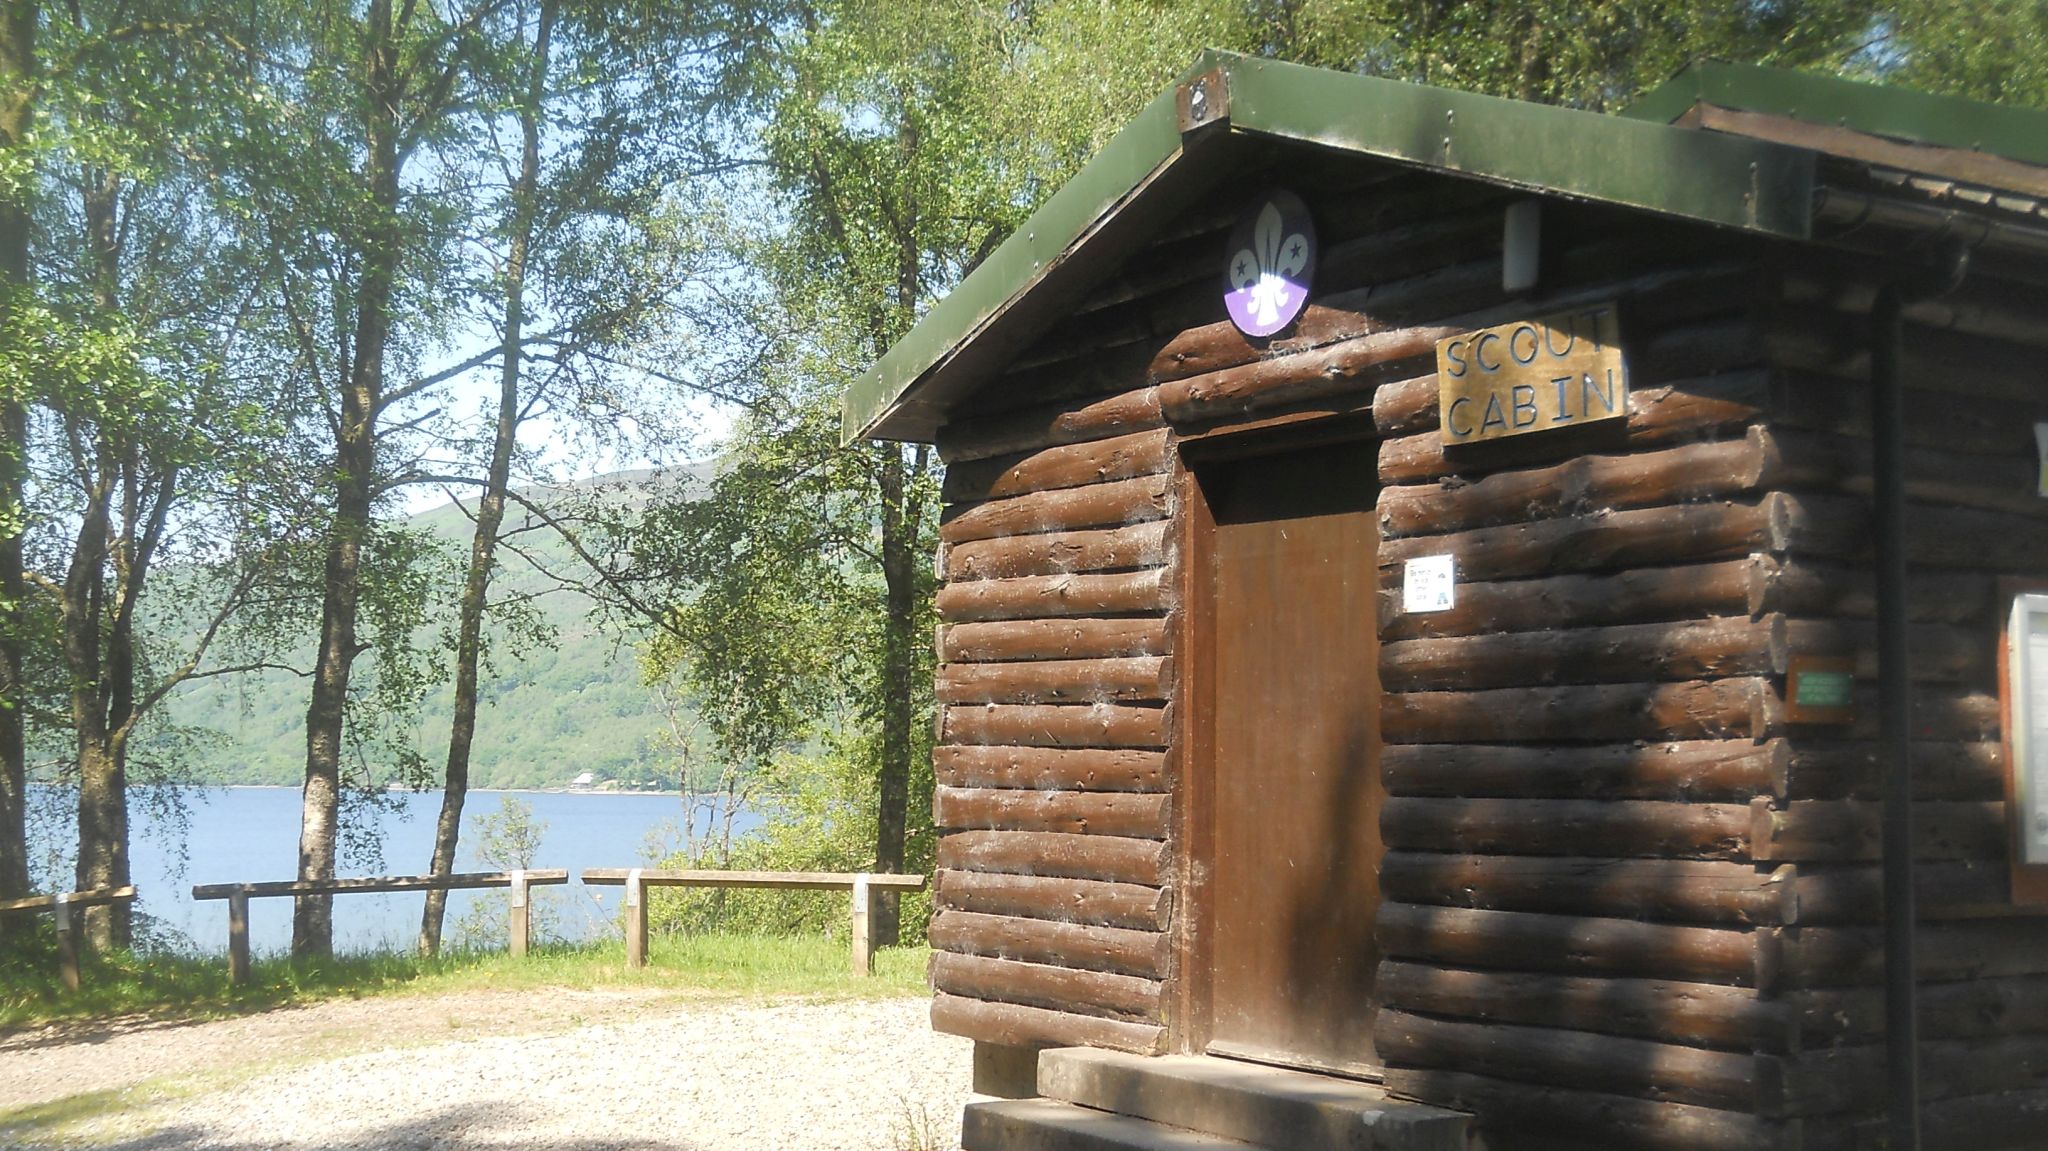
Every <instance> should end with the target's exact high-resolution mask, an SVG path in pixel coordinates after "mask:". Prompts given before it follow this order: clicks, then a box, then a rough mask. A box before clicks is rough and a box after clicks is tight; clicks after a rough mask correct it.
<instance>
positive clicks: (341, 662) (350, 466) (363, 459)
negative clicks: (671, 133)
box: [292, 0, 402, 957]
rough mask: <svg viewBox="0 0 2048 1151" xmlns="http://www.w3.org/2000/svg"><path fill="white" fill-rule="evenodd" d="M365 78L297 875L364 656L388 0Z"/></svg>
mask: <svg viewBox="0 0 2048 1151" xmlns="http://www.w3.org/2000/svg"><path fill="white" fill-rule="evenodd" d="M364 25H365V36H364V43H365V55H366V57H367V59H366V61H365V65H366V71H367V76H368V83H367V85H366V88H367V92H366V96H367V99H365V100H364V102H363V109H364V112H363V115H364V121H365V123H364V127H365V129H366V131H365V138H366V142H367V145H368V146H367V155H366V157H365V160H364V167H363V181H364V184H365V185H366V190H367V192H368V199H369V202H370V219H371V222H370V225H369V229H368V233H367V234H366V235H364V236H363V237H362V238H361V245H360V251H361V258H362V276H361V281H360V288H359V291H358V294H357V302H356V325H355V333H354V339H353V341H352V342H353V345H354V353H355V358H354V362H353V363H352V364H351V365H350V366H349V370H348V374H347V378H346V379H345V381H344V383H343V387H342V394H341V413H340V415H341V418H340V422H339V425H338V428H337V431H336V435H335V452H334V473H335V474H334V519H333V521H332V522H331V523H330V525H329V527H328V533H327V560H326V567H325V571H324V573H323V576H322V602H321V609H320V651H319V655H318V656H317V657H316V659H315V661H314V665H313V690H312V699H311V701H310V702H309V703H308V705H307V707H306V785H305V792H304V799H303V803H302V805H301V810H300V815H299V870H298V877H299V878H300V879H330V878H332V877H333V876H334V859H335V841H336V832H337V830H338V829H337V824H338V822H339V817H340V807H341V760H342V754H343V750H344V747H343V745H344V742H345V740H346V739H347V726H348V688H349V676H350V672H351V671H352V670H353V667H354V664H355V659H356V656H357V655H358V654H360V652H361V646H360V645H359V644H358V642H357V639H356V608H357V604H358V602H359V601H360V599H361V595H362V559H363V541H364V539H365V538H366V537H367V536H368V534H369V529H370V511H371V503H372V500H373V498H374V494H375V492H374V485H375V482H376V469H377V414H378V413H377V409H378V406H379V403H380V401H381V400H382V397H383V388H384V349H385V344H386V343H387V342H388V340H389V338H390V334H391V290H392V280H393V276H394V274H395V270H396V266H397V263H398V256H399V246H400V243H401V238H400V236H399V235H398V224H397V213H398V202H399V180H398V124H397V114H398V107H399V104H400V97H401V95H402V93H401V92H399V90H398V89H399V84H398V82H397V78H396V73H397V69H396V63H397V55H398V45H397V37H396V34H395V29H394V27H393V25H392V13H391V3H390V0H373V2H372V3H371V4H370V8H369V12H368V14H367V17H366V19H365V21H364ZM333 952H334V897H333V896H331V895H308V896H300V897H299V898H298V900H297V906H296V907H295V908H294V909H293V912H292V955H293V956H294V957H304V956H327V955H331V954H333Z"/></svg>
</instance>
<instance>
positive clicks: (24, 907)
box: [0, 887, 135, 991]
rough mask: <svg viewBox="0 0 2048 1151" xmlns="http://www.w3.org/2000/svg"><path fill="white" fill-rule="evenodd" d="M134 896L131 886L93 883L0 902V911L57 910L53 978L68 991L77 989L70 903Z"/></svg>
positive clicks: (75, 928) (75, 933) (110, 901)
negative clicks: (88, 887) (81, 888)
mask: <svg viewBox="0 0 2048 1151" xmlns="http://www.w3.org/2000/svg"><path fill="white" fill-rule="evenodd" d="M134 898H135V889H134V888H133V887H95V888H93V889H92V890H91V891H60V892H57V893H56V894H54V895H31V896H29V897H27V898H26V899H10V900H7V901H5V902H0V912H9V911H54V912H56V914H57V978H59V979H61V980H62V981H63V982H64V987H65V988H66V989H67V990H70V991H76V990H78V982H79V980H78V951H79V942H78V937H79V923H78V920H77V918H76V917H75V916H73V915H72V914H71V909H72V908H74V907H104V906H106V905H108V904H113V903H128V902H132V901H133V900H134Z"/></svg>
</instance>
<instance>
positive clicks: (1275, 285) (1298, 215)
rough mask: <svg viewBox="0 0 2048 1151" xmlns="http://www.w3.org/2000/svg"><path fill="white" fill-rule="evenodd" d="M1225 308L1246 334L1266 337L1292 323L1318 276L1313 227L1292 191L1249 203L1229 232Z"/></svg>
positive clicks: (1240, 329) (1303, 205)
mask: <svg viewBox="0 0 2048 1151" xmlns="http://www.w3.org/2000/svg"><path fill="white" fill-rule="evenodd" d="M1226 251H1227V253H1228V259H1229V263H1228V264H1226V265H1225V266H1224V270H1223V306H1224V307H1225V308H1227V309H1228V310H1229V312H1230V322H1231V323H1233V324H1236V325H1237V330H1238V331H1240V332H1243V333H1244V334H1245V335H1247V336H1270V335H1272V334H1273V333H1274V332H1277V331H1279V330H1280V329H1282V328H1284V327H1286V326H1287V325H1289V324H1291V323H1293V322H1294V318H1295V317H1296V316H1299V315H1300V314H1301V309H1302V307H1303V305H1305V304H1307V303H1308V293H1309V288H1310V287H1311V286H1312V285H1313V284H1314V283H1315V275H1316V225H1315V221H1313V220H1311V219H1309V215H1308V205H1307V204H1304V203H1302V202H1301V197H1299V196H1297V195H1295V194H1294V193H1292V192H1285V191H1277V190H1276V191H1273V192H1268V193H1267V194H1266V195H1264V196H1261V197H1259V199H1257V200H1255V201H1253V204H1252V207H1251V208H1250V209H1248V210H1247V211H1246V212H1245V214H1244V216H1243V218H1242V219H1240V220H1238V222H1237V227H1236V228H1235V229H1233V230H1232V231H1231V233H1230V246H1229V248H1228V249H1226Z"/></svg>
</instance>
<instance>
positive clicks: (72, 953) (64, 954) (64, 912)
mask: <svg viewBox="0 0 2048 1151" xmlns="http://www.w3.org/2000/svg"><path fill="white" fill-rule="evenodd" d="M75 894H77V893H76V892H70V891H60V892H58V893H57V896H56V902H55V903H54V904H53V905H52V907H51V910H53V911H55V912H56V913H57V978H58V979H59V980H61V981H63V984H64V989H65V990H66V991H76V990H78V924H77V921H76V920H75V919H74V918H73V916H72V914H71V897H72V896H73V895H75Z"/></svg>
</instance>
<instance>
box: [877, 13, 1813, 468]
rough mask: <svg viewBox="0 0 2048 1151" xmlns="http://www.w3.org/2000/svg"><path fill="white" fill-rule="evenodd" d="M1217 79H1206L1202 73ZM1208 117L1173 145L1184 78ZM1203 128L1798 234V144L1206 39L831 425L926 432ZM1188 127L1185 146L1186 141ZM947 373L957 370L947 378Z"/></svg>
mask: <svg viewBox="0 0 2048 1151" xmlns="http://www.w3.org/2000/svg"><path fill="white" fill-rule="evenodd" d="M1219 80H1220V84H1219V83H1218V81H1219ZM1197 81H1203V82H1205V83H1206V84H1207V86H1209V87H1211V88H1217V89H1220V90H1219V91H1215V92H1210V93H1207V94H1208V96H1209V100H1208V103H1209V106H1210V108H1211V109H1213V112H1212V115H1211V116H1210V118H1208V119H1206V120H1204V119H1202V118H1200V117H1197V118H1196V120H1197V126H1196V127H1194V128H1192V129H1190V132H1189V135H1188V136H1187V137H1186V138H1185V141H1186V147H1183V143H1184V137H1183V135H1182V115H1183V112H1182V109H1181V107H1180V97H1181V93H1182V90H1183V88H1185V87H1186V86H1188V85H1190V84H1193V83H1196V82H1197ZM1218 133H1227V135H1228V136H1229V137H1232V138H1238V137H1242V138H1249V139H1264V140H1274V141H1287V142H1293V143H1298V144H1303V145H1314V146H1320V147H1324V148H1329V149H1335V150H1337V151H1341V152H1347V153H1352V154H1357V155H1365V156H1375V157H1380V158H1383V159H1387V160H1391V161H1395V162H1399V163H1403V164H1408V165H1411V166H1414V167H1417V168H1422V169H1429V170H1438V171H1443V172H1446V173H1453V174H1457V175H1462V176H1466V177H1471V178H1475V179H1480V180H1485V181H1489V182H1492V183H1497V184H1502V185H1506V186H1510V187H1517V188H1525V189H1528V190H1531V191H1535V192H1540V193H1547V194H1552V195H1559V196H1567V197H1572V198H1575V199H1582V200H1589V201H1596V202H1602V203H1610V204H1617V205H1624V206H1628V207H1634V208H1640V209H1644V210H1647V211H1652V212H1658V213H1662V214H1665V215H1669V216H1675V217H1680V218H1685V219H1692V220H1698V221H1701V222H1703V223H1707V224H1713V225H1719V226H1724V227H1729V228H1737V229H1742V230H1745V231H1750V232H1758V233H1764V234H1768V235H1775V236H1785V237H1790V238H1795V239H1806V238H1808V237H1809V236H1810V234H1811V226H1812V220H1811V213H1812V209H1813V199H1814V197H1813V190H1814V171H1815V158H1814V154H1813V153H1812V152H1811V151H1809V150H1806V149H1801V148H1791V147H1786V146H1784V145H1780V144H1773V143H1769V142H1765V141H1760V140H1753V139H1749V138H1746V137H1742V136H1736V135H1728V134H1722V133H1713V132H1698V131H1692V130H1690V129H1684V128H1675V127H1671V126H1669V125H1667V124H1663V123H1655V122H1651V121H1649V120H1644V119H1624V118H1621V117H1615V116H1605V115H1600V114H1597V113H1591V112H1582V111H1577V110H1574V109H1569V108H1557V107H1551V106H1549V105H1543V104H1530V103H1524V102H1520V101H1515V100H1504V99H1499V98H1496V97H1491V96H1480V95H1474V94H1472V93H1469V92H1455V91H1449V90H1446V89H1441V88H1430V87H1425V86H1423V85H1419V84H1407V83H1402V82H1399V81H1394V80H1383V79H1377V78H1374V77H1368V76H1358V75H1353V74H1350V73H1345V72H1333V71H1328V70H1324V69H1317V68H1307V67H1303V66H1300V65H1295V64H1285V63H1280V62H1277V61H1271V60H1262V59H1256V58H1251V57H1245V56H1240V55H1236V54H1234V53H1223V52H1208V53H1204V54H1203V55H1202V56H1201V57H1200V58H1199V59H1197V60H1196V62H1195V64H1194V66H1193V67H1192V68H1191V69H1189V71H1188V73H1187V74H1186V77H1185V78H1184V79H1183V81H1182V82H1181V83H1180V84H1177V85H1175V86H1174V87H1173V88H1170V89H1168V90H1167V91H1166V92H1164V93H1162V94H1161V95H1160V96H1159V97H1158V98H1157V99H1155V100H1153V101H1152V103H1151V104H1149V105H1147V106H1146V108H1145V110H1144V111H1142V112H1140V113H1139V114H1138V116H1137V118H1136V119H1134V120H1133V121H1132V122H1131V123H1130V124H1129V125H1128V126H1126V127H1125V128H1124V130H1123V131H1122V132H1120V133H1119V134H1118V135H1117V136H1116V138H1115V139H1113V140H1111V141H1110V143H1109V145H1108V146H1107V147H1105V148H1104V149H1103V150H1102V151H1101V152H1100V153H1099V154H1097V155H1096V157H1095V158H1094V159H1092V160H1090V161H1089V162H1088V164H1087V165H1086V166H1085V167H1083V168H1082V169H1081V171H1080V172H1079V173H1078V174H1077V175H1076V176H1075V177H1074V178H1073V179H1072V180H1071V181H1069V182H1068V183H1067V184H1066V186H1065V187H1063V188H1061V189H1060V190H1059V191H1058V192H1057V193H1055V194H1054V195H1053V196H1052V197H1051V198H1050V199H1049V200H1047V201H1046V202H1045V204H1044V205H1043V206H1042V207H1040V208H1039V210H1038V211H1037V212H1036V213H1035V214H1034V215H1033V216H1032V217H1031V218H1030V220H1028V221H1026V223H1025V225H1024V226H1023V227H1022V228H1020V229H1019V230H1018V231H1017V232H1016V233H1015V234H1013V235H1011V236H1010V238H1009V239H1008V240H1007V241H1005V242H1004V243H1003V245H1002V246H1001V247H999V248H997V249H996V251H995V253H994V254H993V255H991V256H990V257H989V259H988V260H986V261H985V262H983V264H982V265H981V266H980V267H978V268H976V269H975V270H974V272H973V273H972V274H971V275H969V276H968V277H967V278H966V279H965V280H963V281H962V282H961V283H960V284H959V286H958V287H956V288H955V289H954V290H953V291H952V293H950V294H949V295H948V296H946V297H945V298H944V299H943V300H940V301H939V302H938V303H937V304H935V305H933V307H932V309H931V311H930V312H929V313H927V314H926V315H925V317H924V318H923V319H922V320H921V321H920V322H919V323H918V324H917V325H916V326H915V327H914V328H913V329H912V330H911V331H910V332H909V333H908V334H907V335H905V336H904V337H903V339H902V340H900V341H899V342H898V343H897V344H896V346H895V347H893V348H891V349H890V350H889V352H888V354H886V355H885V356H883V357H882V359H881V361H880V362H879V363H877V364H876V365H875V366H874V368H873V369H871V370H870V371H869V372H868V373H867V374H866V375H864V376H862V377H861V378H860V379H859V380H858V381H856V382H855V383H854V386H853V387H852V388H851V389H850V390H849V391H848V393H847V397H846V401H845V405H844V411H843V416H844V429H843V430H844V434H845V436H846V438H847V439H848V440H853V439H858V438H862V437H867V436H879V437H882V438H888V439H927V438H929V437H930V436H931V434H932V433H933V432H934V431H935V430H936V429H937V427H938V426H939V425H940V424H941V423H943V422H944V418H945V406H946V403H947V402H948V400H947V398H948V397H955V396H957V395H958V394H959V393H960V391H961V389H963V388H965V387H971V386H973V385H974V384H975V383H976V380H975V379H974V376H975V374H976V373H978V372H988V371H992V370H994V368H995V367H997V366H999V360H1000V356H1001V353H1002V352H1004V351H1005V350H1013V349H1015V348H1018V347H1021V346H1022V343H1023V342H1024V341H1025V340H1026V339H1028V338H1029V337H1030V335H1032V334H1034V332H1035V330H1042V326H1043V325H1044V324H1046V323H1048V322H1049V321H1050V320H1052V319H1057V318H1058V315H1059V312H1060V305H1061V302H1062V301H1064V300H1071V299H1074V298H1078V293H1079V292H1082V291H1085V290H1086V288H1087V287H1088V283H1087V282H1086V278H1087V275H1088V274H1089V273H1088V271H1087V269H1089V268H1091V267H1092V266H1093V264H1094V263H1095V262H1094V261H1089V260H1086V259H1084V258H1083V257H1085V256H1086V255H1087V252H1086V249H1088V248H1090V247H1101V248H1103V249H1105V251H1104V253H1102V254H1110V253H1111V252H1113V251H1114V250H1115V249H1117V248H1118V247H1119V246H1120V244H1121V243H1122V242H1123V241H1119V242H1118V243H1109V242H1107V241H1105V240H1104V239H1103V237H1104V236H1106V235H1111V234H1116V235H1120V236H1127V234H1128V232H1129V231H1130V229H1129V227H1128V226H1126V227H1125V228H1124V229H1123V230H1122V232H1117V231H1116V226H1117V224H1118V223H1119V216H1120V215H1122V214H1124V213H1125V212H1126V209H1128V208H1130V207H1132V206H1133V205H1141V204H1142V205H1143V206H1144V207H1145V208H1146V212H1145V213H1144V214H1146V215H1152V214H1153V213H1152V212H1151V209H1152V208H1154V207H1157V206H1159V204H1160V201H1167V202H1168V203H1171V202H1173V201H1174V200H1175V199H1176V197H1175V196H1174V195H1173V191H1174V189H1176V188H1177V187H1178V188H1180V189H1182V190H1183V191H1185V190H1186V189H1187V188H1199V187H1200V186H1201V185H1202V184H1203V183H1204V182H1206V181H1208V180H1212V179H1214V178H1216V176H1217V175H1218V173H1217V172H1215V171H1213V170H1210V168H1211V161H1212V160H1213V161H1214V162H1215V163H1218V164H1222V163H1227V157H1228V156H1229V155H1231V153H1230V152H1229V151H1228V150H1220V149H1215V148H1213V146H1212V145H1213V142H1214V140H1215V138H1216V136H1217V134H1218ZM1198 142H1199V143H1198ZM955 377H958V378H955Z"/></svg>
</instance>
